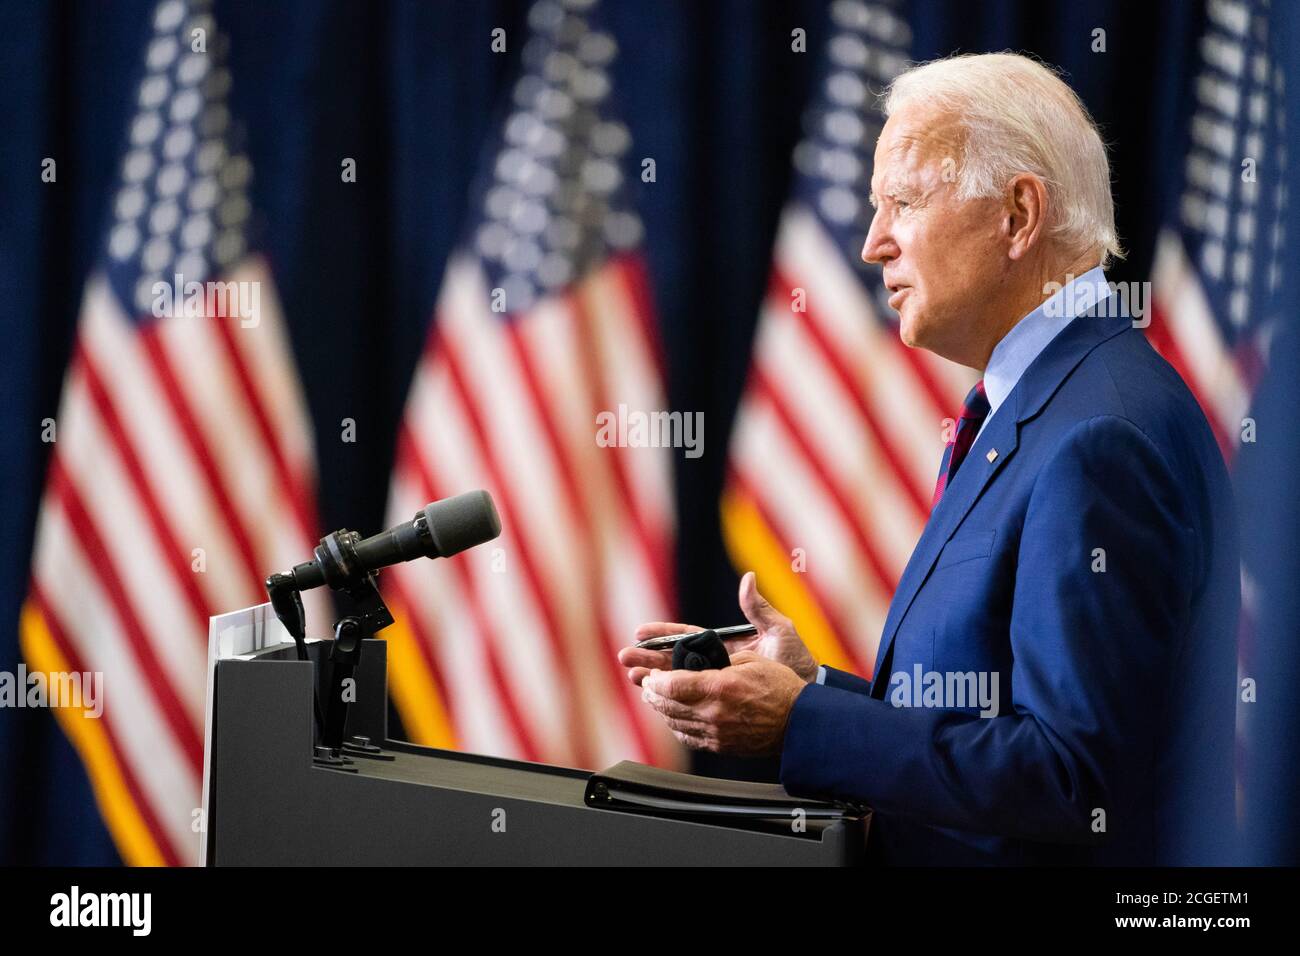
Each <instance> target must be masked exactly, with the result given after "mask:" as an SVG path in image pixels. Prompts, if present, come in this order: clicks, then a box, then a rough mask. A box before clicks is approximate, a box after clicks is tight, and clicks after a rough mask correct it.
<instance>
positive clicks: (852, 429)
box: [722, 0, 973, 676]
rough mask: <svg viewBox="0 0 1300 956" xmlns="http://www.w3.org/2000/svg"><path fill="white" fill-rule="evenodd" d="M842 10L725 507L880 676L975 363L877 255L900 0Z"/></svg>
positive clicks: (752, 566) (752, 547)
mask: <svg viewBox="0 0 1300 956" xmlns="http://www.w3.org/2000/svg"><path fill="white" fill-rule="evenodd" d="M831 17H832V29H831V32H830V35H829V37H828V41H827V45H826V49H825V61H824V69H823V71H822V76H821V77H820V80H819V86H818V88H817V90H816V93H815V95H814V98H813V101H812V102H811V103H810V105H809V107H808V108H807V110H806V113H805V117H804V133H805V135H804V138H803V139H802V141H801V142H800V143H799V145H798V146H797V147H796V150H795V157H794V159H795V168H796V178H795V186H794V190H793V196H792V197H791V199H790V201H789V203H788V205H787V206H786V208H785V210H784V212H783V215H782V219H781V223H780V226H779V230H778V234H777V239H776V249H775V251H774V254H773V263H772V271H771V277H770V280H769V286H768V290H767V295H766V298H765V301H764V305H763V311H762V315H761V317H760V320H759V323H758V330H757V333H756V341H755V346H754V353H753V358H752V364H751V366H750V370H749V378H748V381H747V383H746V387H745V391H744V394H743V396H742V398H741V404H740V410H739V412H738V416H737V421H736V426H735V430H734V431H733V433H732V440H731V447H730V451H729V459H728V466H727V469H728V470H727V481H726V486H725V489H724V493H723V500H722V519H723V533H724V538H725V541H726V544H727V548H728V551H729V553H730V555H731V558H732V560H733V562H734V564H735V565H736V567H737V568H739V569H741V570H754V571H756V572H757V575H758V581H759V585H760V587H761V588H762V590H763V593H764V595H765V596H766V597H767V598H768V599H769V600H771V601H772V602H773V604H775V605H776V606H777V607H779V608H781V610H782V611H783V612H784V613H786V614H788V615H790V617H791V618H792V619H793V620H794V621H795V622H796V623H797V624H798V626H799V633H800V635H801V636H803V637H804V639H805V640H806V641H807V643H808V645H809V647H810V649H811V650H812V652H813V653H814V654H815V655H816V656H817V657H818V659H819V660H821V661H822V662H823V663H825V664H829V665H832V666H834V667H838V668H842V669H844V670H848V671H854V672H856V673H859V674H864V675H867V676H870V674H871V669H872V665H873V662H874V660H875V654H876V645H877V643H878V641H879V638H880V632H881V628H882V627H883V626H884V622H885V615H886V612H887V610H888V607H889V602H890V600H891V598H892V597H893V594H894V589H895V587H896V586H897V584H898V578H899V576H900V575H901V573H902V570H903V567H904V566H905V565H906V563H907V559H908V555H909V553H910V551H911V549H912V547H913V546H914V545H915V543H916V541H917V539H918V538H919V537H920V534H921V530H922V528H923V527H924V525H925V522H926V519H927V518H928V517H929V513H930V499H931V496H932V493H933V490H934V480H935V471H936V469H937V467H938V463H939V459H940V456H941V455H942V452H943V447H944V440H945V433H944V429H945V427H947V428H949V429H950V428H951V427H952V417H951V416H952V415H953V414H954V412H955V411H956V410H958V409H960V408H961V403H962V397H963V396H964V395H965V394H966V391H967V389H969V387H970V385H971V384H972V382H973V375H972V374H971V373H969V372H967V371H964V370H960V369H958V368H957V366H954V365H952V364H950V363H947V362H944V361H943V360H942V359H939V358H936V357H935V356H933V355H931V354H930V353H928V352H924V351H920V350H914V349H909V348H907V347H906V346H904V345H903V344H902V342H901V341H900V340H899V337H898V326H897V323H896V321H895V319H894V314H893V312H892V311H890V310H889V309H888V307H887V306H886V305H885V302H884V296H883V295H882V293H883V286H882V283H881V279H880V270H879V268H878V267H875V266H869V265H866V264H864V263H863V262H862V261H861V259H860V253H861V249H862V243H863V240H864V239H865V237H866V234H867V230H868V227H869V226H870V223H871V207H870V206H869V205H868V203H867V196H868V194H869V191H870V185H869V184H870V181H871V167H872V153H873V151H874V148H875V141H876V137H877V136H878V135H879V133H880V129H881V126H882V124H883V118H882V116H881V114H880V111H879V108H878V105H877V103H878V101H877V94H879V93H880V92H882V91H883V89H884V87H886V86H887V85H888V84H889V82H890V81H891V80H892V79H893V78H894V77H895V76H897V75H898V74H899V73H900V72H902V71H903V70H904V69H905V68H906V66H907V57H908V52H909V49H910V46H911V31H910V29H909V27H908V24H907V22H906V20H905V19H904V18H903V17H902V16H901V15H900V12H899V5H898V4H896V3H890V2H879V3H864V2H858V0H836V2H835V3H834V4H832V6H831ZM776 462H779V463H780V465H779V467H773V463H776Z"/></svg>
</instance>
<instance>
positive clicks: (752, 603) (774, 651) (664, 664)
mask: <svg viewBox="0 0 1300 956" xmlns="http://www.w3.org/2000/svg"><path fill="white" fill-rule="evenodd" d="M739 602H740V611H741V613H742V614H744V615H745V619H746V620H747V621H749V623H751V624H753V625H754V627H755V628H757V629H758V633H757V634H755V635H754V636H753V637H734V638H731V639H730V640H728V641H726V646H727V653H728V654H730V655H731V656H732V663H733V664H734V663H735V656H736V654H737V653H739V652H740V651H752V652H753V653H754V654H756V655H757V656H759V657H765V658H767V659H768V660H770V661H775V662H777V663H778V664H784V665H785V666H786V667H788V668H789V669H790V670H792V671H794V672H795V673H796V674H798V675H799V677H801V678H802V679H803V681H804V683H811V682H812V681H814V680H816V679H817V661H816V660H815V659H814V658H813V656H812V654H810V653H809V652H808V648H807V647H805V646H804V643H803V640H802V639H801V638H800V637H799V634H798V632H796V631H795V629H794V624H793V623H791V621H790V619H789V618H788V617H786V616H785V615H783V614H781V613H780V612H779V611H777V609H776V608H774V607H772V605H771V604H769V603H768V602H767V599H766V598H765V597H763V595H761V594H759V593H758V583H757V581H756V579H755V577H754V572H753V571H749V572H747V573H746V574H745V576H744V577H743V578H741V579H740V594H739ZM700 630H703V628H700V627H696V626H695V625H694V624H672V623H668V622H664V621H656V622H655V623H653V624H642V625H641V626H640V627H638V628H637V629H636V640H638V641H644V640H648V639H649V638H652V637H659V636H661V635H664V634H690V633H693V632H695V631H700ZM618 660H619V663H621V664H622V665H623V666H624V667H626V668H628V672H627V676H628V680H630V681H632V683H634V684H636V685H637V686H638V687H639V686H641V682H642V681H643V680H644V679H645V676H646V675H647V674H649V673H650V671H651V670H654V669H657V670H662V671H667V670H669V669H671V668H672V666H673V652H672V650H671V649H669V650H666V651H647V650H639V649H637V648H635V647H625V648H623V649H622V650H621V651H619V652H618Z"/></svg>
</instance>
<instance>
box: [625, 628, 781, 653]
mask: <svg viewBox="0 0 1300 956" xmlns="http://www.w3.org/2000/svg"><path fill="white" fill-rule="evenodd" d="M712 630H713V633H714V634H716V635H718V638H719V640H723V641H726V640H730V639H731V638H733V637H753V636H754V635H755V634H757V633H758V628H756V627H755V626H754V625H753V624H733V625H732V626H731V627H715V628H713V629H712ZM703 633H704V632H703V631H687V632H686V633H685V634H660V635H659V636H658V637H648V638H646V639H645V640H644V641H637V642H636V643H635V644H633V645H632V646H633V647H635V648H637V649H639V650H643V651H666V650H668V649H669V648H670V647H674V646H676V645H677V644H678V643H679V642H680V641H684V640H686V638H688V637H694V636H695V635H696V634H703Z"/></svg>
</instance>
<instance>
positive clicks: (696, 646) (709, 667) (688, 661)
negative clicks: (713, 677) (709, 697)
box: [673, 631, 731, 671]
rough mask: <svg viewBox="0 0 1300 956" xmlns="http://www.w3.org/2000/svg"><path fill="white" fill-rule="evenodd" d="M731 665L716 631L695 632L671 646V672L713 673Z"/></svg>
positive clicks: (724, 646)
mask: <svg viewBox="0 0 1300 956" xmlns="http://www.w3.org/2000/svg"><path fill="white" fill-rule="evenodd" d="M730 664H731V656H730V655H729V654H728V653H727V648H726V645H724V644H723V643H722V638H720V637H718V632H717V631H696V632H695V633H694V634H687V635H686V637H685V638H683V639H682V640H680V641H678V642H677V643H676V644H674V645H673V670H675V671H714V670H721V669H722V668H724V667H727V666H728V665H730Z"/></svg>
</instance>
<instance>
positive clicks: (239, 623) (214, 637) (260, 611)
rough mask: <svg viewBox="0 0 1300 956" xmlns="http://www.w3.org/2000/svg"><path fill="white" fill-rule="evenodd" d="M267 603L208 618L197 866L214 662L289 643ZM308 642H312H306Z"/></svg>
mask: <svg viewBox="0 0 1300 956" xmlns="http://www.w3.org/2000/svg"><path fill="white" fill-rule="evenodd" d="M292 643H293V638H292V637H291V636H290V635H289V632H288V631H286V630H285V629H284V625H283V624H281V623H280V619H279V618H277V617H276V616H275V611H274V609H272V607H271V605H270V603H269V602H268V603H266V604H258V605H257V606H256V607H246V608H242V609H240V610H238V611H231V612H229V613H228V614H218V615H215V616H214V617H210V618H208V699H207V705H206V707H205V709H204V712H203V824H204V828H203V839H201V840H200V841H199V866H207V865H208V838H207V820H208V789H209V785H210V783H211V780H210V776H209V775H210V774H211V772H212V706H213V700H212V691H213V685H214V682H215V680H216V675H217V661H224V660H231V659H239V658H247V657H249V656H250V655H252V654H255V653H257V652H258V651H262V650H265V649H266V648H268V647H275V646H276V645H278V644H292ZM308 643H315V640H313V639H310V638H309V639H308Z"/></svg>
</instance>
